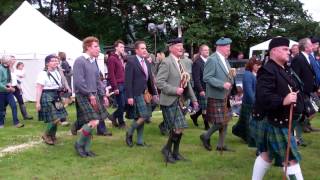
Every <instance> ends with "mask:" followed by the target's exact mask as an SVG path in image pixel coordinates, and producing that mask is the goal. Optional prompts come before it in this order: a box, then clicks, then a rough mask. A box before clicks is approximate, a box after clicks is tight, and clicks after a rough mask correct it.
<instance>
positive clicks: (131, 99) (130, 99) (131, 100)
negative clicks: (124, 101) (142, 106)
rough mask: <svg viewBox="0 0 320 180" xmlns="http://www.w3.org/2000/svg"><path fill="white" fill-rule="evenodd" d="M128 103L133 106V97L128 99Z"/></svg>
mask: <svg viewBox="0 0 320 180" xmlns="http://www.w3.org/2000/svg"><path fill="white" fill-rule="evenodd" d="M128 104H129V105H130V106H133V98H129V99H128Z"/></svg>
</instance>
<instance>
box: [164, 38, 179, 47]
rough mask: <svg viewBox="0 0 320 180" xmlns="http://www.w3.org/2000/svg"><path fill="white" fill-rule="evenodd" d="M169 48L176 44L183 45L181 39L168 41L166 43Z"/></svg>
mask: <svg viewBox="0 0 320 180" xmlns="http://www.w3.org/2000/svg"><path fill="white" fill-rule="evenodd" d="M167 43H168V45H169V46H172V45H175V44H178V43H183V39H182V38H181V37H178V38H175V39H170V40H169V41H168V42H167Z"/></svg>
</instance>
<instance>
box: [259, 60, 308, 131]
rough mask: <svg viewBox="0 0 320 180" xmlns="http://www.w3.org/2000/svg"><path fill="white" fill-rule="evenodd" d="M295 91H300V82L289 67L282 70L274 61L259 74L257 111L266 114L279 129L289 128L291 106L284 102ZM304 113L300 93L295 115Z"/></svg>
mask: <svg viewBox="0 0 320 180" xmlns="http://www.w3.org/2000/svg"><path fill="white" fill-rule="evenodd" d="M288 86H290V87H291V88H292V90H293V91H295V92H296V91H298V90H299V91H300V87H299V84H298V82H297V81H296V80H295V79H294V77H293V76H292V72H291V70H290V69H289V67H287V66H285V68H282V67H281V66H279V65H278V64H276V63H275V62H274V61H273V60H269V61H268V62H267V63H266V64H265V65H264V66H262V67H261V68H260V69H259V71H258V74H257V88H256V104H255V106H256V107H255V109H256V110H259V111H261V112H264V113H265V115H266V116H267V118H268V121H269V122H270V123H271V124H273V125H275V126H277V127H287V126H288V119H289V111H290V105H287V106H283V100H284V98H285V97H286V96H287V94H289V93H290V90H289V87H288ZM302 111H303V98H302V94H301V93H298V99H297V104H296V106H295V107H294V110H293V113H294V114H301V113H302Z"/></svg>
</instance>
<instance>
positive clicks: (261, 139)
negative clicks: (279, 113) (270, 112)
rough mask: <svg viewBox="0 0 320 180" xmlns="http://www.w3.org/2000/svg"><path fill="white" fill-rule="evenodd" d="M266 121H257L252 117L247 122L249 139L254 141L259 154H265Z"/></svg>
mask: <svg viewBox="0 0 320 180" xmlns="http://www.w3.org/2000/svg"><path fill="white" fill-rule="evenodd" d="M267 127H268V122H267V119H266V118H264V119H262V120H257V119H255V117H252V118H251V120H250V122H249V131H250V137H251V138H252V139H253V140H254V141H255V144H256V147H257V149H258V151H259V152H267V150H268V149H267V144H266V141H267Z"/></svg>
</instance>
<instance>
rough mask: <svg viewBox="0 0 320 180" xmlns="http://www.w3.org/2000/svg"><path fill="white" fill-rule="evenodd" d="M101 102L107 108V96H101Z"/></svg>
mask: <svg viewBox="0 0 320 180" xmlns="http://www.w3.org/2000/svg"><path fill="white" fill-rule="evenodd" d="M103 101H104V106H105V107H108V106H109V99H108V97H107V96H103Z"/></svg>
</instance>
